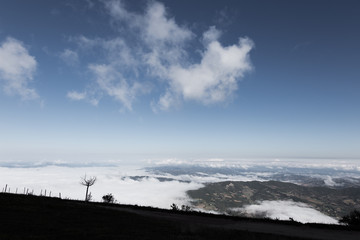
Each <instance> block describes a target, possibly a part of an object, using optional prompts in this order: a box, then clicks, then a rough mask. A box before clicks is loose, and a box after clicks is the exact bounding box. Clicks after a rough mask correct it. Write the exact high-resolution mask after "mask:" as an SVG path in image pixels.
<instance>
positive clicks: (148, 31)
mask: <svg viewBox="0 0 360 240" xmlns="http://www.w3.org/2000/svg"><path fill="white" fill-rule="evenodd" d="M104 7H105V9H106V11H107V14H108V16H109V18H110V19H111V23H112V26H113V27H114V28H115V30H116V31H118V32H119V33H120V34H119V36H117V37H114V38H112V39H102V38H94V39H91V38H87V37H85V36H78V37H73V38H72V41H74V42H76V43H77V44H78V48H79V51H80V52H81V51H83V52H82V53H86V52H87V51H84V49H85V48H86V49H87V50H88V49H94V48H96V49H98V51H100V52H101V54H99V55H101V56H104V58H103V59H102V60H101V61H102V62H101V63H99V62H96V63H95V62H93V63H90V64H89V65H88V69H89V70H90V71H91V73H92V74H93V79H94V80H95V84H93V83H94V82H92V84H89V86H91V87H89V86H87V90H85V91H75V90H72V91H70V92H69V93H68V94H67V96H68V98H70V99H72V100H84V101H88V102H90V103H92V104H93V103H94V102H95V101H94V100H95V99H96V102H97V103H98V102H99V101H100V99H101V98H102V97H105V96H107V97H111V98H113V99H114V100H116V101H118V102H120V103H121V104H122V105H123V107H124V108H125V109H128V110H132V106H133V104H134V102H135V101H136V99H137V98H138V97H139V96H141V95H143V94H147V93H149V92H150V91H151V87H149V86H155V88H156V90H157V92H159V93H160V96H159V97H158V98H157V99H156V98H154V99H153V101H152V103H151V107H152V109H153V111H155V112H156V111H159V110H168V109H171V108H173V107H174V106H177V105H180V104H181V103H182V102H183V101H196V102H198V103H200V104H205V105H208V104H213V103H219V102H225V101H228V100H229V99H231V98H232V96H233V93H234V92H235V91H236V90H237V88H238V82H239V80H241V79H242V78H243V76H244V74H245V73H246V72H248V71H250V70H251V69H252V66H251V63H250V60H249V52H250V51H251V49H252V48H253V45H254V44H253V42H252V41H251V40H250V39H248V38H239V41H238V43H236V44H233V45H230V46H223V45H222V44H221V43H220V41H219V39H220V36H221V31H220V30H218V29H216V27H214V26H212V27H210V28H209V29H208V30H207V31H205V32H204V33H203V35H202V36H196V34H195V33H194V32H192V30H191V29H190V28H189V27H187V26H182V25H180V24H179V23H177V22H176V21H175V18H172V17H171V16H169V14H168V13H167V10H166V8H165V6H164V5H163V4H162V3H160V2H156V1H153V2H149V3H148V4H147V6H146V8H145V9H144V11H143V12H132V11H129V10H128V9H127V8H126V4H125V3H124V1H119V0H111V1H106V2H105V3H104ZM124 32H126V37H124V34H122V33H124ZM199 41H200V42H202V43H203V49H196V51H195V52H197V53H198V54H200V58H199V59H198V60H195V59H197V58H198V57H199V56H196V55H194V49H191V48H190V46H191V45H192V44H193V43H194V42H199ZM62 57H63V58H71V59H74V58H75V57H76V58H75V59H78V58H77V55H76V54H75V51H72V50H69V49H66V50H64V52H63V54H62ZM69 62H71V61H70V60H69ZM143 79H149V80H147V81H151V84H149V82H146V81H144V80H143ZM88 89H92V90H91V91H89V90H88ZM95 95H96V96H95ZM79 96H82V97H81V98H80V97H79ZM94 105H95V104H94Z"/></svg>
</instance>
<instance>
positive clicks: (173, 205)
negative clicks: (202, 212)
mask: <svg viewBox="0 0 360 240" xmlns="http://www.w3.org/2000/svg"><path fill="white" fill-rule="evenodd" d="M170 208H171V210H173V211H180V208H179V207H178V205H176V204H175V203H173V204H171V205H170Z"/></svg>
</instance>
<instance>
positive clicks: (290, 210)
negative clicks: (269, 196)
mask: <svg viewBox="0 0 360 240" xmlns="http://www.w3.org/2000/svg"><path fill="white" fill-rule="evenodd" d="M232 210H235V211H240V212H245V213H247V214H250V215H265V216H266V217H269V218H272V219H276V218H277V219H280V220H289V218H293V219H294V220H295V221H298V222H302V223H308V222H315V223H328V224H337V223H338V221H337V220H336V219H334V218H332V217H329V216H326V215H325V214H323V213H321V212H319V211H317V210H315V209H313V208H311V207H309V206H308V205H307V204H305V203H300V202H293V201H262V202H259V204H255V205H248V206H245V207H244V208H235V209H232Z"/></svg>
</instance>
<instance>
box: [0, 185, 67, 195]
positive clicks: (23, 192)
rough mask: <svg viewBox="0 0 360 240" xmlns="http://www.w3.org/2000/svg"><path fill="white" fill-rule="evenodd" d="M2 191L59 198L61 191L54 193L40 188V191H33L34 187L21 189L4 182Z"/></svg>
mask: <svg viewBox="0 0 360 240" xmlns="http://www.w3.org/2000/svg"><path fill="white" fill-rule="evenodd" d="M1 192H2V193H12V194H23V195H35V196H41V197H55V198H61V192H59V193H55V192H53V191H49V190H48V189H41V190H40V192H35V191H34V189H30V188H26V187H24V188H23V189H19V188H15V189H14V188H10V186H8V184H5V186H4V187H3V188H2V191H1Z"/></svg>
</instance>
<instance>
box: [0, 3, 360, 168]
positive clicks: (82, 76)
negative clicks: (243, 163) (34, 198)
mask: <svg viewBox="0 0 360 240" xmlns="http://www.w3.org/2000/svg"><path fill="white" fill-rule="evenodd" d="M359 8H360V3H358V1H350V0H348V1H320V0H319V1H230V0H228V1H188V0H185V1H142V0H141V1H125V0H124V1H117V0H109V1H105V0H104V1H95V0H88V1H85V0H84V1H55V0H36V1H19V0H11V1H10V0H4V1H1V3H0V88H1V91H0V136H1V137H0V161H2V162H7V161H55V160H64V161H90V160H91V161H108V160H125V161H126V160H133V159H138V160H142V159H151V158H186V159H197V158H232V159H241V158H339V159H343V158H360V150H359V149H360V148H359V145H360V126H359V123H360V70H359V66H360V47H359V43H360V32H359V29H360V14H359V10H358V9H359Z"/></svg>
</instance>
